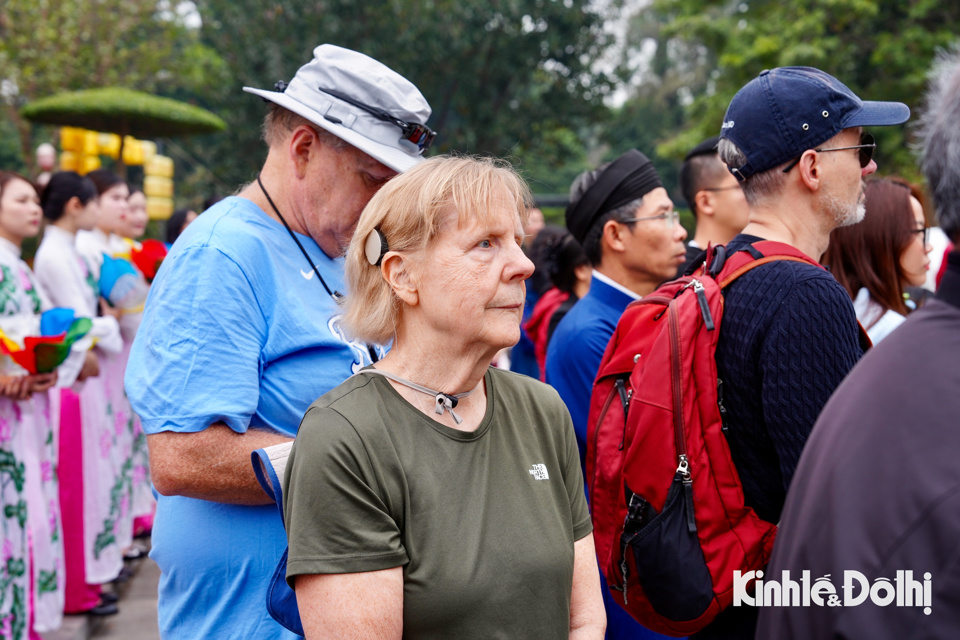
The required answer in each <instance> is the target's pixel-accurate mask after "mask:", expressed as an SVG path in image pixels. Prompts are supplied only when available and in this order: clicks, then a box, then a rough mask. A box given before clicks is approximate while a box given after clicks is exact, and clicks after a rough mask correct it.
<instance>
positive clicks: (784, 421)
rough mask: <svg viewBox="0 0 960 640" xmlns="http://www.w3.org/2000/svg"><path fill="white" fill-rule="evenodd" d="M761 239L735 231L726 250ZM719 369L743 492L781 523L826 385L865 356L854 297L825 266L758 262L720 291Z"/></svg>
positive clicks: (766, 517) (829, 387) (829, 386)
mask: <svg viewBox="0 0 960 640" xmlns="http://www.w3.org/2000/svg"><path fill="white" fill-rule="evenodd" d="M759 240H761V238H757V237H755V236H747V235H742V234H741V235H739V236H737V237H736V238H734V239H733V240H732V241H731V242H730V243H729V244H728V245H727V250H728V254H732V253H733V252H735V251H737V250H740V249H743V248H744V247H745V246H746V245H747V244H748V243H752V242H757V241H759ZM724 303H725V304H724V314H723V321H722V322H723V324H722V326H721V331H720V338H719V342H718V344H717V371H718V374H719V377H720V379H721V380H722V381H723V404H724V406H725V407H726V409H727V419H726V420H725V426H726V427H727V434H726V435H727V441H728V442H729V444H730V452H731V454H732V456H733V461H734V464H735V465H736V467H737V472H738V473H739V474H740V481H741V482H742V484H743V491H744V496H745V498H746V503H747V505H748V506H750V507H753V509H754V510H755V511H756V512H757V515H759V516H760V517H761V518H763V519H764V520H767V521H768V522H779V520H780V511H781V509H782V508H783V503H784V500H785V498H786V492H787V488H788V487H789V486H790V480H791V479H792V478H793V472H794V470H795V469H796V467H797V461H798V460H799V458H800V452H801V451H802V449H803V445H804V443H805V442H806V440H807V436H808V435H809V434H810V430H811V429H812V428H813V424H814V422H816V420H817V416H818V415H819V414H820V410H821V409H822V408H823V405H824V404H826V402H827V399H828V398H829V397H830V394H832V393H833V390H834V389H836V388H837V385H839V384H840V381H841V380H843V378H844V376H846V375H847V373H848V372H849V371H850V369H851V368H853V365H854V364H856V362H857V360H858V359H859V358H860V356H861V355H863V352H862V350H861V348H860V341H859V334H858V329H857V317H856V314H855V313H854V310H853V304H852V303H851V302H850V298H849V296H847V293H846V291H844V289H843V287H841V286H840V284H839V283H838V282H837V281H836V280H835V279H834V278H833V276H832V275H830V273H829V272H827V271H825V270H823V269H819V268H817V267H814V266H812V265H809V264H804V263H799V262H788V261H778V262H773V263H770V264H766V265H762V266H760V267H757V268H756V269H754V270H752V271H750V272H748V273H746V274H744V275H743V276H741V277H740V278H739V279H737V280H736V281H734V283H733V284H731V285H730V286H729V287H728V288H727V289H726V291H725V295H724Z"/></svg>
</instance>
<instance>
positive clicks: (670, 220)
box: [617, 211, 680, 229]
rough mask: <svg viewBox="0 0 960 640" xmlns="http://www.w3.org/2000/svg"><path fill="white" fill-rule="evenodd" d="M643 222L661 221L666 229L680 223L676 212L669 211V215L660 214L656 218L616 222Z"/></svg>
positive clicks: (649, 217) (628, 219)
mask: <svg viewBox="0 0 960 640" xmlns="http://www.w3.org/2000/svg"><path fill="white" fill-rule="evenodd" d="M644 220H663V226H664V227H666V228H667V229H673V227H674V225H676V224H677V223H679V222H680V214H678V213H677V212H676V211H671V212H669V213H661V214H660V215H658V216H646V217H643V218H627V219H625V220H617V222H621V223H623V224H627V223H630V222H643V221H644Z"/></svg>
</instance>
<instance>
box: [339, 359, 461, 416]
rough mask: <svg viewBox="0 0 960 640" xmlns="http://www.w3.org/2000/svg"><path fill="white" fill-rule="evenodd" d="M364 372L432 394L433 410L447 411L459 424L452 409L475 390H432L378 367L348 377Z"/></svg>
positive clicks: (440, 412)
mask: <svg viewBox="0 0 960 640" xmlns="http://www.w3.org/2000/svg"><path fill="white" fill-rule="evenodd" d="M364 373H368V374H371V375H377V376H383V377H384V378H388V379H390V380H393V381H394V382H397V383H399V384H402V385H403V386H405V387H410V388H411V389H413V390H414V391H419V392H420V393H425V394H426V395H428V396H433V397H434V401H435V404H434V412H435V413H436V414H437V415H440V416H442V415H443V412H444V411H449V412H450V415H451V416H453V421H454V422H455V423H457V424H460V423H461V422H463V418H461V417H460V416H458V415H457V414H456V412H455V411H454V408H456V406H457V404H458V403H459V401H460V398H466V397H467V396H468V395H470V394H471V393H473V392H474V391H476V389H475V388H474V389H470V391H466V392H464V393H453V394H451V393H443V392H442V391H434V390H433V389H429V388H427V387H425V386H423V385H420V384H417V383H416V382H411V381H410V380H407V379H406V378H401V377H400V376H398V375H396V374H393V373H390V372H389V371H382V370H380V369H361V370H360V371H358V372H356V373H355V374H353V376H350V377H351V378H352V377H354V376H359V375H361V374H364Z"/></svg>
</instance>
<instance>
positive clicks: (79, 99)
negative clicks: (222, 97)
mask: <svg viewBox="0 0 960 640" xmlns="http://www.w3.org/2000/svg"><path fill="white" fill-rule="evenodd" d="M20 113H21V115H23V117H24V118H26V119H28V120H31V121H33V122H42V123H45V124H55V125H60V126H66V127H83V128H85V129H92V130H94V131H103V132H109V133H119V134H123V135H131V136H134V137H136V138H156V137H165V136H176V135H185V134H193V133H212V132H216V131H223V130H224V129H226V127H227V125H226V123H225V122H224V121H223V120H221V119H220V118H219V117H217V116H216V115H214V114H212V113H210V112H209V111H207V110H206V109H201V108H200V107H195V106H193V105H189V104H186V103H184V102H179V101H177V100H171V99H169V98H160V97H157V96H153V95H150V94H148V93H143V92H140V91H133V90H130V89H122V88H119V87H107V88H103V89H89V90H86V91H73V92H69V93H60V94H57V95H54V96H49V97H47V98H41V99H39V100H34V101H33V102H30V103H29V104H27V105H26V106H24V107H23V108H22V109H21V110H20Z"/></svg>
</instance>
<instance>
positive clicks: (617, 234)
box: [600, 220, 627, 252]
mask: <svg viewBox="0 0 960 640" xmlns="http://www.w3.org/2000/svg"><path fill="white" fill-rule="evenodd" d="M626 232H627V225H625V224H623V223H621V222H617V221H615V220H607V221H606V222H605V223H604V224H603V235H602V236H601V238H600V240H601V242H602V243H603V244H605V245H607V246H608V247H610V249H611V250H612V251H617V252H623V251H626V248H627V246H626V243H625V240H624V237H623V236H624V234H625V233H626Z"/></svg>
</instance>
